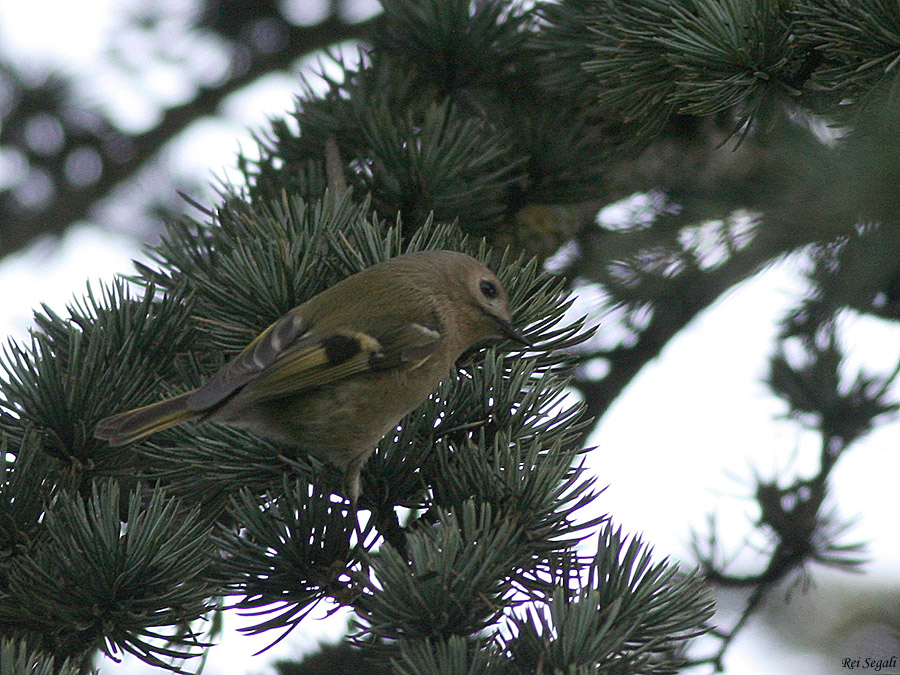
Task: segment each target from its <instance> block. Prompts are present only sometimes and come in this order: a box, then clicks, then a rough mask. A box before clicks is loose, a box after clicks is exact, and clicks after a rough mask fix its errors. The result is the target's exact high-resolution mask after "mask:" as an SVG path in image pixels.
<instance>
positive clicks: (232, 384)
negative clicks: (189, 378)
mask: <svg viewBox="0 0 900 675" xmlns="http://www.w3.org/2000/svg"><path fill="white" fill-rule="evenodd" d="M310 341H311V335H310V332H309V325H308V322H307V321H305V320H304V319H303V317H302V316H301V315H300V314H298V313H293V312H292V313H288V314H286V315H284V316H283V317H281V318H280V319H278V320H277V321H276V322H275V323H273V324H272V325H271V326H269V327H268V328H266V329H265V330H264V331H263V332H262V333H260V334H259V335H257V336H256V338H254V340H253V342H251V343H250V344H248V345H247V346H246V347H244V350H243V351H242V352H241V353H240V354H238V355H237V356H236V357H235V359H234V360H233V361H231V362H230V363H228V364H226V365H225V366H223V367H222V368H221V369H220V370H219V371H218V372H216V373H215V374H214V375H213V376H212V377H210V378H209V379H208V380H207V381H206V382H205V383H204V384H203V386H201V387H200V388H199V389H197V390H196V391H194V393H193V394H191V396H190V397H188V399H187V406H188V408H190V409H191V410H194V411H198V412H199V411H203V410H209V409H210V408H212V407H213V406H215V405H217V404H219V403H221V402H222V401H224V400H225V399H226V398H228V397H229V396H231V395H232V394H234V393H235V392H236V391H238V390H239V389H241V388H242V387H244V386H245V385H247V383H249V382H251V381H253V380H254V379H256V377H258V376H259V374H260V373H261V372H263V371H264V370H265V369H266V368H267V367H269V366H270V365H272V364H273V363H274V362H275V361H276V360H278V358H279V357H280V356H281V355H282V354H284V352H285V350H287V349H291V348H295V347H299V346H301V345H302V344H303V343H309V342H310Z"/></svg>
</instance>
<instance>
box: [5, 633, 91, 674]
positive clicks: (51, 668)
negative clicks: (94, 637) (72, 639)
mask: <svg viewBox="0 0 900 675" xmlns="http://www.w3.org/2000/svg"><path fill="white" fill-rule="evenodd" d="M57 664H59V665H57ZM85 672H86V671H84V670H83V669H80V668H79V667H78V666H77V665H75V664H72V663H71V662H69V661H68V660H65V661H63V662H62V663H59V661H58V660H57V659H56V658H55V657H53V656H49V655H47V654H44V653H41V652H36V651H32V650H30V649H29V648H28V645H27V644H26V643H25V642H14V641H12V640H7V639H5V638H4V639H3V640H2V641H0V673H3V675H84V673H85ZM95 672H96V671H91V675H93V673H95Z"/></svg>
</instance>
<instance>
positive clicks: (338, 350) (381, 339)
mask: <svg viewBox="0 0 900 675" xmlns="http://www.w3.org/2000/svg"><path fill="white" fill-rule="evenodd" d="M276 325H277V324H276ZM273 328H274V327H273ZM264 336H265V334H263V336H261V337H264ZM441 340H442V336H441V333H440V331H439V330H437V329H435V328H433V327H429V326H425V325H422V324H419V323H409V324H406V325H404V326H401V327H397V328H393V329H390V330H388V331H384V332H382V333H381V334H379V335H378V336H373V335H370V334H368V333H366V332H363V331H358V330H350V329H345V330H336V331H334V332H331V333H329V334H327V335H317V334H315V332H311V333H307V334H306V335H302V336H301V337H300V338H299V339H297V340H295V341H294V342H293V343H292V344H290V345H289V346H288V347H287V348H286V349H282V351H281V353H279V354H277V355H276V356H275V358H274V359H273V360H272V361H271V362H270V363H268V365H265V366H263V367H261V368H258V369H256V370H255V371H253V372H252V373H251V372H250V370H249V368H245V367H242V368H241V370H240V374H241V375H242V380H243V381H242V382H241V384H239V385H238V386H236V387H232V388H231V390H230V391H229V392H228V393H226V394H225V396H222V397H220V398H219V399H218V400H217V401H216V402H217V403H218V401H221V400H224V399H225V398H226V397H227V396H228V395H229V394H231V393H233V392H236V391H237V389H238V388H242V391H241V399H242V400H243V401H244V402H245V403H250V402H253V401H262V400H266V399H272V398H278V397H279V396H286V395H289V394H295V393H297V392H301V391H303V390H306V389H312V388H315V387H321V386H324V385H327V384H331V383H333V382H337V381H339V380H342V379H344V378H346V377H350V376H351V375H355V374H358V373H364V372H374V371H385V370H391V369H408V368H416V367H418V366H419V365H421V364H422V363H423V362H424V360H425V359H427V358H428V357H429V356H430V355H431V353H432V352H434V350H435V349H437V348H438V346H439V345H440V343H441ZM258 341H259V340H257V342H258ZM264 341H269V340H268V339H264ZM251 349H254V345H253V344H251V345H248V347H247V349H245V350H244V353H242V355H241V356H240V357H239V358H238V360H237V361H235V362H234V364H235V365H237V363H238V361H242V360H248V359H249V360H250V361H251V362H252V363H254V364H256V363H261V362H262V360H261V359H260V360H259V361H253V360H252V358H251V357H250V353H251V352H250V351H249V350H251ZM256 349H260V350H262V347H261V346H260V347H257V348H256ZM263 353H264V354H266V355H268V354H269V353H270V352H268V351H266V352H263ZM230 369H231V367H230V366H229V367H228V370H230ZM233 381H237V380H236V379H234V380H233ZM211 382H212V380H210V383H211ZM210 383H207V384H206V385H204V387H202V388H201V389H199V390H198V392H197V393H200V392H202V391H203V389H205V388H206V387H207V386H209V384H210ZM213 405H214V404H213Z"/></svg>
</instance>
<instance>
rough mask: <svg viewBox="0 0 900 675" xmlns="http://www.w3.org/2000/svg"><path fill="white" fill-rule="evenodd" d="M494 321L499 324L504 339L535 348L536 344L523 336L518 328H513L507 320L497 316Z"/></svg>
mask: <svg viewBox="0 0 900 675" xmlns="http://www.w3.org/2000/svg"><path fill="white" fill-rule="evenodd" d="M494 319H495V320H496V321H497V323H498V324H499V326H500V332H501V333H502V334H503V336H504V337H508V338H509V339H510V340H515V341H516V342H518V343H519V344H523V345H528V346H529V347H533V346H534V342H532V341H531V340H529V339H528V338H527V337H525V336H524V335H522V333H520V332H519V331H518V330H517V329H516V327H515V326H513V325H512V324H511V323H510V322H509V321H507V320H506V319H501V318H500V317H499V316H495V317H494Z"/></svg>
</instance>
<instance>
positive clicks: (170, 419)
mask: <svg viewBox="0 0 900 675" xmlns="http://www.w3.org/2000/svg"><path fill="white" fill-rule="evenodd" d="M192 393H193V392H191V391H189V392H185V393H184V394H180V395H178V396H175V397H173V398H167V399H166V400H164V401H159V402H157V403H151V404H150V405H145V406H144V407H142V408H135V409H134V410H126V411H125V412H123V413H119V414H118V415H113V416H112V417H107V418H105V419H102V420H100V421H99V422H98V423H97V426H95V427H94V437H95V438H99V439H101V440H104V441H109V444H110V445H126V444H128V443H134V442H135V441H139V440H141V439H142V438H146V437H147V436H149V435H150V434H155V433H156V432H157V431H162V430H163V429H168V428H169V427H173V426H175V425H176V424H181V423H182V422H186V421H187V420H189V419H193V418H194V417H198V416H199V414H200V413H198V412H195V411H193V410H190V409H189V408H188V407H187V399H188V397H189V396H190V395H191V394H192Z"/></svg>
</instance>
